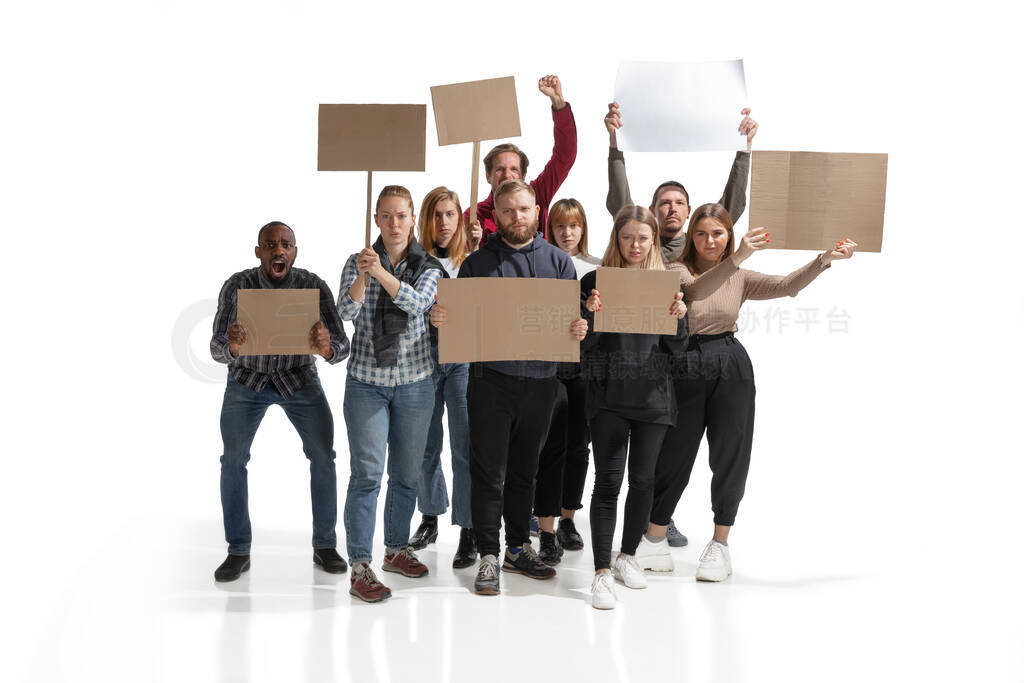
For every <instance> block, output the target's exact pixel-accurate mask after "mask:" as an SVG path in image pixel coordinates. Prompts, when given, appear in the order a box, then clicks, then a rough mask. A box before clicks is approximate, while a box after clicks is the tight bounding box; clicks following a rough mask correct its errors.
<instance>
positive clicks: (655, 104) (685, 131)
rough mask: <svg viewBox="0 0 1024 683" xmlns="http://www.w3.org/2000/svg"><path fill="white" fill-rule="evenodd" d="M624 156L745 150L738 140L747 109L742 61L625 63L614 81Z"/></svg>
mask: <svg viewBox="0 0 1024 683" xmlns="http://www.w3.org/2000/svg"><path fill="white" fill-rule="evenodd" d="M615 101H616V102H618V103H619V109H620V111H621V112H622V128H621V129H619V130H618V132H617V133H616V136H617V138H618V143H619V149H621V150H622V151H624V152H709V151H718V150H730V151H731V150H745V149H746V148H747V138H746V137H745V136H743V135H740V134H739V131H738V130H737V126H738V125H739V122H740V118H741V116H742V115H741V114H740V110H741V109H743V107H745V106H746V101H747V86H746V80H745V78H744V75H743V60H742V59H734V60H730V61H724V62H703V63H675V62H622V63H620V64H619V71H618V73H617V74H616V76H615Z"/></svg>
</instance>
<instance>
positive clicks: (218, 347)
mask: <svg viewBox="0 0 1024 683" xmlns="http://www.w3.org/2000/svg"><path fill="white" fill-rule="evenodd" d="M239 289H319V290H320V321H321V322H323V324H324V326H325V327H326V328H327V331H328V332H329V333H330V335H331V350H332V351H334V355H333V356H331V359H330V360H329V361H327V362H328V363H330V364H331V365H334V364H335V363H340V362H341V361H343V360H345V358H347V357H348V351H349V343H348V336H346V334H345V327H344V326H343V325H342V324H341V318H340V317H339V316H338V309H337V308H335V307H334V295H333V294H331V288H330V287H328V286H327V283H326V282H324V281H323V280H321V279H320V278H318V277H317V276H316V275H314V274H313V273H311V272H309V271H308V270H303V269H302V268H292V269H291V270H289V271H288V275H286V276H285V279H284V281H283V282H282V283H281V284H275V283H274V282H272V281H271V280H270V279H268V278H267V276H265V275H264V274H263V272H262V271H261V270H260V269H259V268H250V269H249V270H243V271H241V272H239V273H235V274H234V275H232V276H231V277H229V278H228V280H227V282H225V283H224V286H223V287H221V290H220V296H219V297H218V298H217V315H216V316H214V318H213V338H212V339H210V354H211V355H212V356H213V359H214V360H215V361H217V362H218V363H227V366H228V372H230V373H231V376H232V377H234V378H235V380H237V381H238V383H239V384H244V385H245V386H247V387H249V388H250V389H252V390H253V391H263V388H264V387H265V386H266V385H267V382H273V383H274V387H276V388H277V390H278V392H280V394H281V396H283V397H285V398H290V397H291V396H292V394H294V393H295V392H296V391H298V390H299V389H301V388H302V387H304V386H305V385H306V382H308V381H309V380H310V379H312V378H313V377H315V376H316V365H315V364H314V362H315V359H314V358H313V355H312V354H308V355H301V356H299V355H294V356H293V355H288V356H239V357H238V358H235V357H234V356H232V355H231V348H230V344H229V343H228V327H230V326H231V323H233V322H234V321H235V320H236V319H237V317H238V290H239Z"/></svg>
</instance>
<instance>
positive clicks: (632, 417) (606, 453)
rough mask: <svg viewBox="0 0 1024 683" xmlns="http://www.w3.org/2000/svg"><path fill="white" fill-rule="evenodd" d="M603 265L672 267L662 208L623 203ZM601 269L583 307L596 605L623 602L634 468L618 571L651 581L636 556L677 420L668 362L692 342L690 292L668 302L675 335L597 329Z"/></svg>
mask: <svg viewBox="0 0 1024 683" xmlns="http://www.w3.org/2000/svg"><path fill="white" fill-rule="evenodd" d="M602 265H603V266H605V267H617V268H642V269H650V270H664V266H663V265H662V260H661V247H660V245H659V244H658V223H657V220H656V219H655V217H654V214H652V213H651V212H650V211H649V210H648V209H646V208H644V207H640V206H632V205H630V206H625V207H623V208H622V209H621V210H620V211H619V212H618V213H617V214H616V216H615V223H614V226H613V228H612V235H611V239H610V240H609V244H608V249H607V251H606V252H605V255H604V260H603V261H602ZM596 275H597V273H596V272H593V273H588V274H587V275H586V276H584V278H583V281H582V283H581V285H580V299H581V304H582V309H583V311H582V313H583V316H584V317H585V318H586V319H587V321H588V323H589V324H590V330H591V331H590V332H588V334H587V337H586V338H585V339H584V341H583V346H582V347H581V351H582V362H583V376H584V378H585V379H586V383H587V416H588V417H589V419H590V434H591V438H592V440H593V449H594V493H593V496H592V497H591V499H590V529H591V546H592V548H593V552H594V569H595V576H594V583H593V585H592V586H591V595H592V604H593V606H594V607H595V608H597V609H612V608H614V607H615V603H616V602H617V599H616V596H615V587H614V581H613V578H612V574H611V570H612V567H613V562H612V559H611V551H612V536H613V535H614V533H615V518H616V507H617V503H618V498H619V489H620V488H621V487H622V479H623V476H624V474H625V472H626V470H627V468H628V470H629V492H628V493H627V495H626V509H625V519H624V521H623V527H622V545H621V548H620V552H619V554H618V556H617V557H616V558H615V561H614V569H615V575H616V576H617V578H619V579H620V580H621V581H622V582H623V583H624V584H625V585H626V586H627V587H629V588H646V587H647V579H646V578H645V577H644V573H643V570H641V569H640V567H639V566H638V565H637V563H636V561H635V560H634V558H633V555H634V554H635V553H636V548H637V545H638V544H639V543H640V538H641V536H642V535H643V532H644V527H646V526H647V519H648V516H649V512H650V505H651V501H652V498H653V495H654V469H655V464H656V463H657V459H658V452H659V450H660V448H661V441H662V439H663V438H664V437H665V433H666V432H667V431H668V429H669V427H670V426H671V425H672V424H673V423H674V422H675V419H676V407H675V398H674V397H673V395H672V381H671V377H670V376H669V373H668V372H667V368H668V367H669V359H670V357H671V355H672V353H673V351H675V352H679V351H681V348H680V347H681V346H682V345H683V344H685V337H686V321H685V320H684V316H685V315H686V306H685V305H684V304H683V295H682V292H679V293H677V294H676V296H675V298H674V299H673V300H672V301H666V302H665V306H666V307H667V308H668V310H669V312H671V313H672V314H673V315H674V316H675V317H676V318H678V319H679V322H678V326H677V333H676V335H675V336H662V335H651V334H617V333H607V332H594V331H593V321H594V312H595V311H598V310H600V309H601V294H600V292H598V291H597V289H595V284H596V280H597V278H596ZM674 345H675V346H674ZM627 448H628V453H629V456H628V459H627Z"/></svg>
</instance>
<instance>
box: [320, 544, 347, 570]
mask: <svg viewBox="0 0 1024 683" xmlns="http://www.w3.org/2000/svg"><path fill="white" fill-rule="evenodd" d="M313 564H318V565H320V566H321V567H323V568H324V571H325V572H328V573H330V574H344V573H345V572H346V571H348V562H346V561H345V558H344V557H342V556H341V555H339V554H338V551H337V550H335V549H334V548H322V549H319V550H313Z"/></svg>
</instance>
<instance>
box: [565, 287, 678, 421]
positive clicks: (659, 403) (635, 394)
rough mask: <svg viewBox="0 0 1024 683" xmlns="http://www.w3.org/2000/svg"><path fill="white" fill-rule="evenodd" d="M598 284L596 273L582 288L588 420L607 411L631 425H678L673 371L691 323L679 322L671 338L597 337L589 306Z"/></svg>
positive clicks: (604, 334) (612, 334)
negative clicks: (633, 421)
mask: <svg viewBox="0 0 1024 683" xmlns="http://www.w3.org/2000/svg"><path fill="white" fill-rule="evenodd" d="M596 283H597V271H593V272H590V273H587V274H586V275H584V276H583V280H582V282H580V311H581V315H582V316H583V317H584V318H585V319H586V321H587V325H588V330H587V337H586V339H584V340H583V346H582V348H581V349H580V352H581V358H580V360H581V364H582V371H583V379H584V380H586V382H587V419H593V418H594V417H595V416H596V415H597V412H598V411H599V410H607V411H609V412H612V413H616V414H618V415H621V416H622V417H624V418H626V419H627V420H639V421H640V422H653V423H654V424H666V425H675V423H676V412H677V410H676V395H675V387H674V382H673V381H672V368H673V365H674V363H673V360H674V358H676V359H677V358H680V357H682V355H683V354H684V353H685V351H686V343H687V340H688V338H689V323H688V321H687V319H686V318H685V317H684V318H682V319H680V320H679V323H678V324H677V325H676V334H675V335H671V336H670V335H658V334H620V333H617V332H594V314H593V313H591V312H590V311H588V310H587V306H586V304H587V297H588V296H590V290H592V289H594V287H595V285H596ZM668 303H669V302H665V305H666V306H667V305H668Z"/></svg>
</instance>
